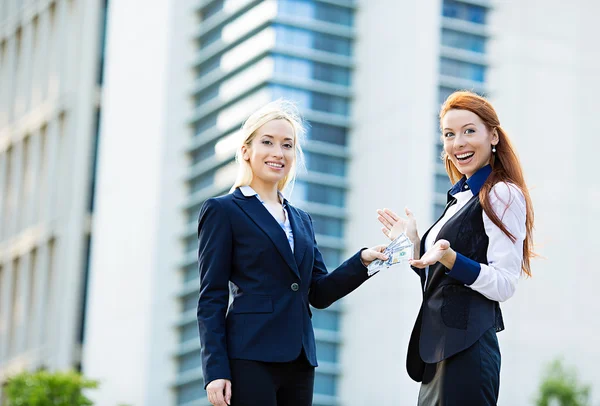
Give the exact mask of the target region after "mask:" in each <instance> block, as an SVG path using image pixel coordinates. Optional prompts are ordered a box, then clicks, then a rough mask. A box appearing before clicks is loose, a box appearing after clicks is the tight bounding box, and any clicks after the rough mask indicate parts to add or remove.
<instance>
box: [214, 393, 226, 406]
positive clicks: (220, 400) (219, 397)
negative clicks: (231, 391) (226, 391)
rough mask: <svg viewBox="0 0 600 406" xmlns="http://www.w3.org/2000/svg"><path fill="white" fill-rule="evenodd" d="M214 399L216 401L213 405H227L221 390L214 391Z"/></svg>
mask: <svg viewBox="0 0 600 406" xmlns="http://www.w3.org/2000/svg"><path fill="white" fill-rule="evenodd" d="M215 400H216V403H214V405H215V406H227V403H225V397H224V396H223V391H222V390H220V391H218V392H217V393H215Z"/></svg>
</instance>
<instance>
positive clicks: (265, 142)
mask: <svg viewBox="0 0 600 406" xmlns="http://www.w3.org/2000/svg"><path fill="white" fill-rule="evenodd" d="M262 143H263V144H265V145H271V141H269V140H263V142H262Z"/></svg>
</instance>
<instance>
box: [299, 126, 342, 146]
mask: <svg viewBox="0 0 600 406" xmlns="http://www.w3.org/2000/svg"><path fill="white" fill-rule="evenodd" d="M306 137H307V138H308V139H311V140H315V141H323V142H329V143H331V144H336V145H346V138H347V137H346V129H345V128H343V127H336V126H333V125H329V124H321V123H311V125H310V126H309V127H308V129H307V133H306Z"/></svg>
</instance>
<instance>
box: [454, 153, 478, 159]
mask: <svg viewBox="0 0 600 406" xmlns="http://www.w3.org/2000/svg"><path fill="white" fill-rule="evenodd" d="M473 154H474V152H467V153H466V154H460V155H456V157H457V158H458V159H464V158H468V157H470V156H473Z"/></svg>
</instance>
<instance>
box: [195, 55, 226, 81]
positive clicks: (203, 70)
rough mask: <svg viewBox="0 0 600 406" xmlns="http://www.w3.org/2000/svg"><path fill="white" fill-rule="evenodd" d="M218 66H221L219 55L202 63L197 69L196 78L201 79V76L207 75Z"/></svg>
mask: <svg viewBox="0 0 600 406" xmlns="http://www.w3.org/2000/svg"><path fill="white" fill-rule="evenodd" d="M219 66H221V56H220V55H219V56H216V57H214V58H211V59H209V60H208V61H206V62H204V63H203V64H202V65H200V68H198V77H200V78H201V77H202V76H205V75H208V74H209V73H211V72H212V71H214V70H216V69H217V68H219Z"/></svg>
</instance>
